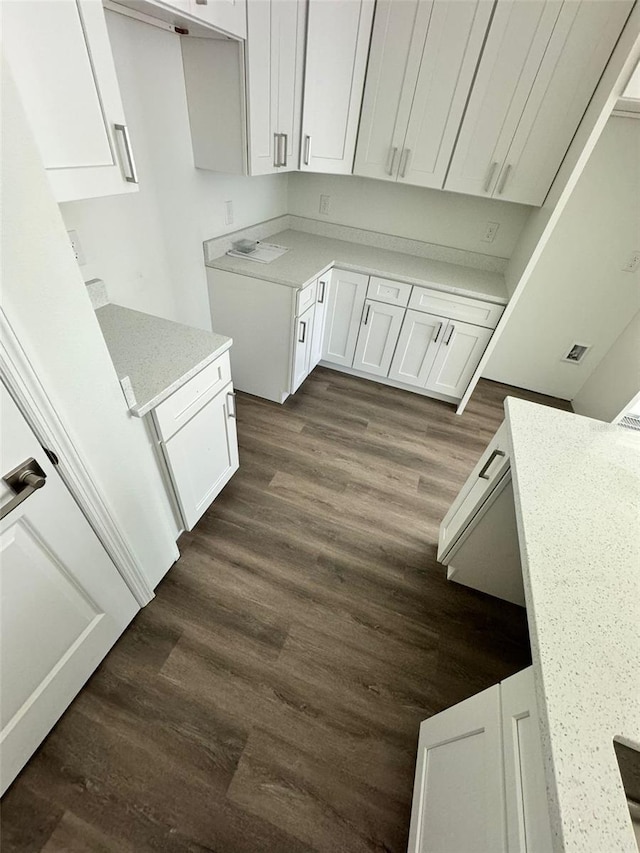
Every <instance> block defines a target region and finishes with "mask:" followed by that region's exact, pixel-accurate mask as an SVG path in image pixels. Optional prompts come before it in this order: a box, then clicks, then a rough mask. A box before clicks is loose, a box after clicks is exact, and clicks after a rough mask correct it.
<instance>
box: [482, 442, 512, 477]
mask: <svg viewBox="0 0 640 853" xmlns="http://www.w3.org/2000/svg"><path fill="white" fill-rule="evenodd" d="M506 455H507V454H506V453H505V452H504V450H497V449H496V450H494V451H492V453H491V456H490V457H489V458H488V459H487V461H486V462H485V463H484V465H483V466H482V471H480V473H479V474H478V477H479V478H480V479H481V480H488V479H489V475H488V474H487V471H488V470H489V468H490V467H491V463H492V462H493V460H494V459H496V458H497V457H498V456H506Z"/></svg>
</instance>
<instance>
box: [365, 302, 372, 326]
mask: <svg viewBox="0 0 640 853" xmlns="http://www.w3.org/2000/svg"><path fill="white" fill-rule="evenodd" d="M369 311H371V305H367V310H366V311H365V315H364V325H365V326H366V325H367V323H368V322H369Z"/></svg>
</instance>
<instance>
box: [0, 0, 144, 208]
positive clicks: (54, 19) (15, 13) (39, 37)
mask: <svg viewBox="0 0 640 853" xmlns="http://www.w3.org/2000/svg"><path fill="white" fill-rule="evenodd" d="M2 18H3V29H4V39H3V46H4V49H5V50H6V52H7V56H8V59H9V64H10V66H11V69H12V71H13V75H14V77H15V81H16V85H17V87H18V91H19V92H20V95H21V98H22V102H23V105H24V108H25V111H26V113H27V117H28V118H29V121H30V123H31V126H32V127H33V131H34V136H35V139H36V142H37V144H38V147H39V149H40V153H41V155H42V160H43V163H44V167H45V169H46V170H47V174H48V176H49V180H50V182H51V186H52V188H53V192H54V195H55V197H56V199H57V200H58V201H72V200H74V199H82V198H92V197H94V196H106V195H113V194H115V193H126V192H132V191H135V190H137V188H138V187H137V175H136V172H135V165H134V162H133V154H132V151H131V145H130V140H129V136H128V131H127V127H126V119H125V115H124V110H123V107H122V100H121V98H120V90H119V88H118V79H117V77H116V71H115V67H114V64H113V57H112V55H111V45H110V44H109V36H108V33H107V26H106V22H105V17H104V10H103V8H102V4H101V3H100V2H96V0H59V2H55V3H54V2H48V0H29V2H26V3H25V2H23V0H4V2H3V3H2Z"/></svg>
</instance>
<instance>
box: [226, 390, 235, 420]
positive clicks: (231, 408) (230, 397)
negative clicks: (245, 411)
mask: <svg viewBox="0 0 640 853" xmlns="http://www.w3.org/2000/svg"><path fill="white" fill-rule="evenodd" d="M227 401H228V402H227V411H228V412H229V417H230V418H235V416H236V393H235V391H227Z"/></svg>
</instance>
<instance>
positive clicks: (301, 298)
mask: <svg viewBox="0 0 640 853" xmlns="http://www.w3.org/2000/svg"><path fill="white" fill-rule="evenodd" d="M317 290H318V282H317V281H312V282H311V284H308V285H307V286H306V287H305V288H304V290H299V291H298V296H297V298H296V317H299V316H300V315H301V314H304V312H305V311H306V310H307V308H309V307H310V306H311V305H313V303H314V302H315V301H316V292H317Z"/></svg>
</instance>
